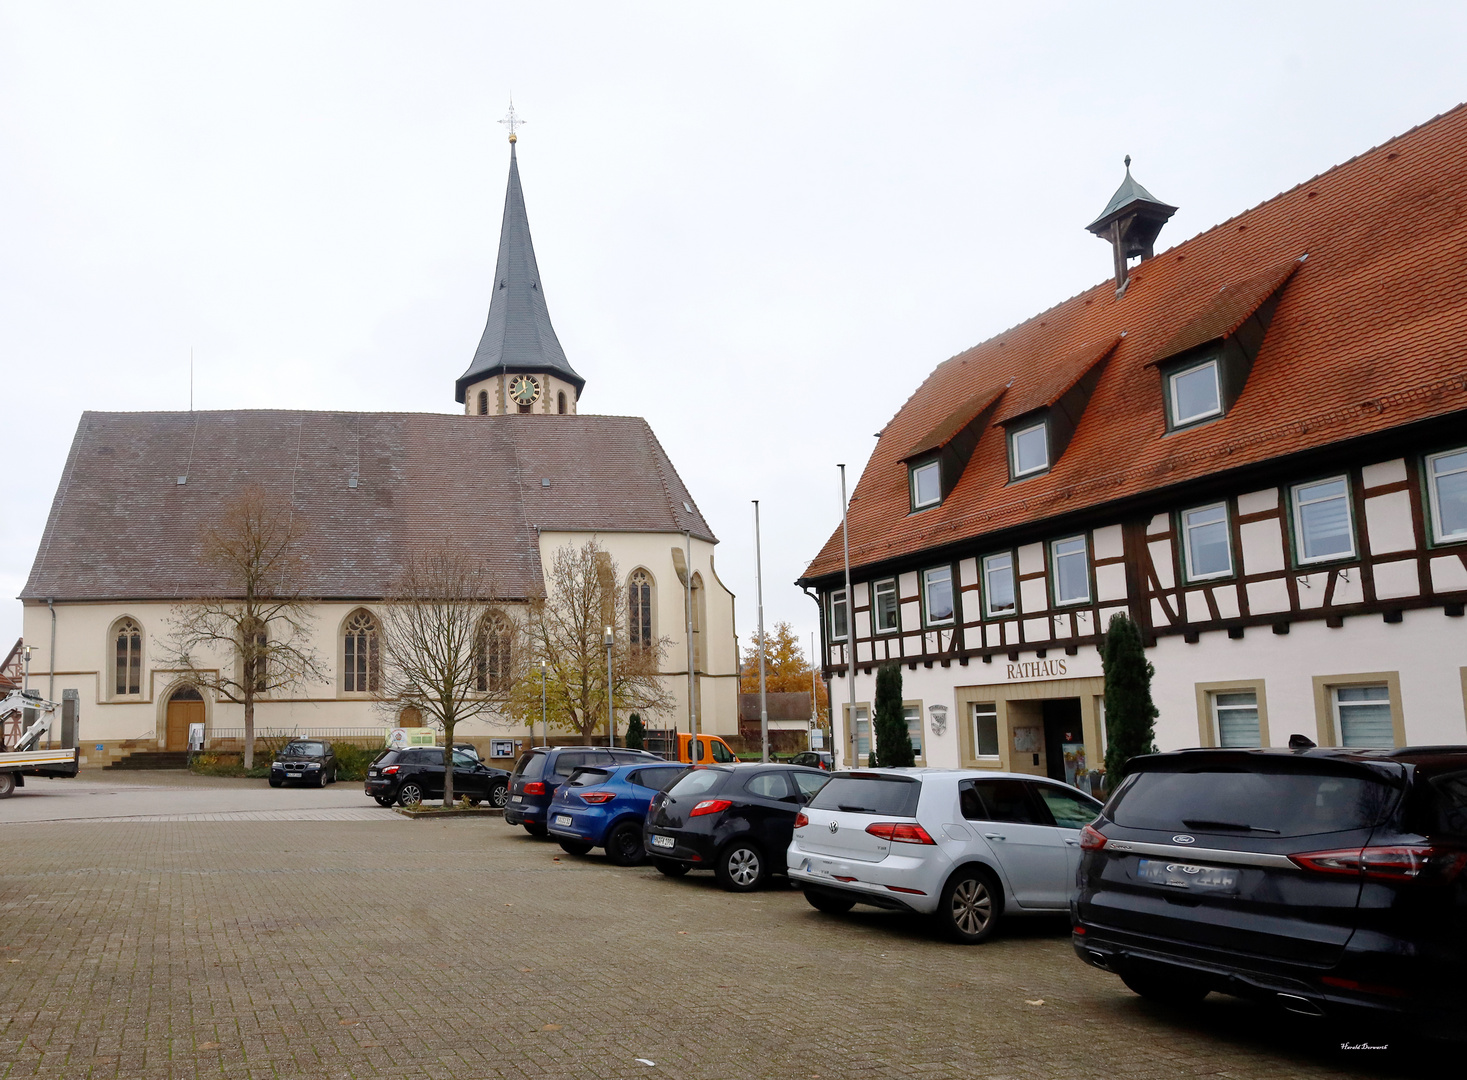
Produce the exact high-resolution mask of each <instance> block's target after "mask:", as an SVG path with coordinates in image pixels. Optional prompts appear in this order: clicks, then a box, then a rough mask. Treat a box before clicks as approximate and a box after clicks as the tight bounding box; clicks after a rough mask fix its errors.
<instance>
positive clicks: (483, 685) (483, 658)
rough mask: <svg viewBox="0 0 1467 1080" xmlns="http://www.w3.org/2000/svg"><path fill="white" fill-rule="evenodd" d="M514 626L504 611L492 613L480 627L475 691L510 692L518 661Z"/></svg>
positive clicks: (475, 669)
mask: <svg viewBox="0 0 1467 1080" xmlns="http://www.w3.org/2000/svg"><path fill="white" fill-rule="evenodd" d="M513 648H514V626H513V625H512V624H511V623H510V621H509V617H508V616H507V615H505V614H504V613H503V612H501V611H491V612H490V613H489V614H488V615H485V616H484V620H483V621H482V622H481V623H480V624H479V638H478V641H477V642H475V649H474V671H475V678H474V689H476V690H478V691H479V692H480V693H490V692H494V693H499V692H501V691H504V690H508V689H509V680H510V663H511V661H512V660H513V659H514V657H513V653H512V650H513Z"/></svg>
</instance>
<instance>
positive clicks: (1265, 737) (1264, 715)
mask: <svg viewBox="0 0 1467 1080" xmlns="http://www.w3.org/2000/svg"><path fill="white" fill-rule="evenodd" d="M1196 689H1197V745H1198V746H1214V747H1220V746H1222V740H1221V737H1220V736H1219V734H1218V731H1217V721H1216V719H1215V718H1214V717H1213V709H1212V695H1213V694H1227V693H1233V692H1236V691H1239V690H1252V691H1253V692H1254V694H1256V695H1257V696H1258V741H1259V743H1260V744H1261V745H1263V746H1272V745H1273V741H1272V738H1271V737H1270V735H1269V730H1268V696H1267V694H1266V693H1265V692H1264V681H1263V680H1262V679H1224V680H1221V681H1217V682H1200V683H1197V684H1196Z"/></svg>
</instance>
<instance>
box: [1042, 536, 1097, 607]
mask: <svg viewBox="0 0 1467 1080" xmlns="http://www.w3.org/2000/svg"><path fill="white" fill-rule="evenodd" d="M1049 551H1050V562H1051V563H1053V565H1054V602H1055V603H1056V604H1083V603H1085V602H1086V601H1088V600H1089V599H1090V555H1089V552H1088V551H1087V549H1086V544H1085V537H1083V536H1069V537H1066V538H1065V539H1063V540H1054V541H1051V542H1050V545H1049Z"/></svg>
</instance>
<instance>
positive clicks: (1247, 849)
mask: <svg viewBox="0 0 1467 1080" xmlns="http://www.w3.org/2000/svg"><path fill="white" fill-rule="evenodd" d="M1294 738H1295V741H1296V743H1298V744H1300V748H1299V749H1295V750H1183V751H1178V752H1175V753H1167V754H1153V755H1150V756H1147V757H1142V758H1137V759H1134V760H1133V761H1132V762H1131V763H1130V765H1129V767H1128V769H1129V775H1127V777H1126V779H1125V781H1124V782H1123V783H1122V784H1121V786H1120V787H1119V788H1118V789H1117V790H1116V792H1115V794H1114V795H1112V796H1111V798H1110V801H1109V802H1107V803H1106V805H1105V809H1104V810H1103V811H1102V813H1101V816H1100V817H1099V818H1097V819H1096V820H1095V822H1094V823H1093V824H1092V825H1089V826H1086V827H1085V829H1084V830H1082V832H1081V847H1082V848H1083V849H1084V853H1083V856H1082V860H1081V865H1080V872H1079V894H1078V896H1077V897H1076V898H1075V899H1074V901H1073V902H1072V904H1071V915H1072V917H1073V920H1074V936H1073V938H1072V941H1073V943H1074V947H1075V951H1076V952H1077V953H1078V954H1079V956H1080V959H1082V960H1084V961H1085V962H1086V963H1088V964H1092V965H1094V966H1095V967H1098V968H1102V969H1104V970H1106V971H1111V972H1114V973H1115V974H1117V975H1119V976H1120V977H1121V979H1122V980H1123V981H1124V982H1125V984H1126V985H1127V986H1129V987H1130V988H1131V989H1132V990H1134V991H1136V992H1137V993H1138V994H1141V995H1143V996H1146V997H1152V998H1157V999H1161V1000H1165V1001H1170V1002H1172V1003H1178V1002H1186V1001H1196V1000H1200V999H1201V998H1202V997H1204V996H1205V995H1206V994H1207V993H1208V992H1209V991H1213V990H1216V991H1219V992H1222V993H1227V994H1233V995H1236V996H1239V997H1250V998H1255V999H1259V1000H1262V1001H1268V1002H1273V1003H1275V1004H1277V1005H1279V1006H1281V1007H1283V1008H1285V1009H1288V1010H1290V1011H1292V1012H1296V1013H1302V1014H1305V1015H1310V1016H1346V1017H1348V1016H1351V1015H1352V1014H1353V1016H1354V1018H1356V1019H1358V1018H1359V1017H1360V1016H1361V1015H1362V1014H1365V1015H1374V1016H1375V1017H1377V1018H1383V1019H1390V1018H1393V1019H1412V1020H1417V1021H1421V1022H1423V1023H1424V1024H1426V1025H1428V1030H1430V1031H1434V1032H1437V1033H1441V1034H1455V1035H1456V1037H1459V1038H1460V1037H1463V1036H1464V1035H1467V1029H1464V1028H1463V1027H1462V1024H1461V1017H1462V1010H1463V1008H1464V1007H1467V988H1464V987H1467V984H1464V983H1463V981H1462V979H1461V973H1462V971H1463V970H1467V747H1458V746H1451V747H1447V746H1442V747H1417V748H1406V749H1400V750H1378V751H1376V750H1345V749H1317V748H1313V744H1311V743H1309V742H1308V740H1304V739H1301V737H1300V736H1295V737H1294Z"/></svg>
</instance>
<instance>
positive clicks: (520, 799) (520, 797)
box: [509, 795, 525, 802]
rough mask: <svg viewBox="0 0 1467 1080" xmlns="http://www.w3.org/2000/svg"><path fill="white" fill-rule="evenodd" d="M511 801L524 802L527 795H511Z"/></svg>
mask: <svg viewBox="0 0 1467 1080" xmlns="http://www.w3.org/2000/svg"><path fill="white" fill-rule="evenodd" d="M509 801H510V802H524V801H525V797H524V796H523V795H511V796H510V799H509Z"/></svg>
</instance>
